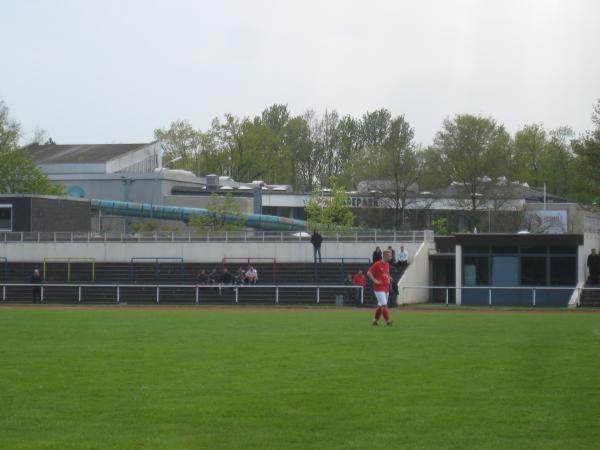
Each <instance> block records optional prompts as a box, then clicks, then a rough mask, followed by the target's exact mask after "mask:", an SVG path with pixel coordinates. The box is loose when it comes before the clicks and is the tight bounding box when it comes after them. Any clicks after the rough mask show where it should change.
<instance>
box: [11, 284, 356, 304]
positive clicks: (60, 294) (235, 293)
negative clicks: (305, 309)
mask: <svg viewBox="0 0 600 450" xmlns="http://www.w3.org/2000/svg"><path fill="white" fill-rule="evenodd" d="M36 288H38V289H39V298H40V303H47V302H48V300H50V301H52V302H53V303H57V304H61V303H79V304H83V303H116V304H120V303H139V304H144V303H145V304H148V303H155V304H159V303H167V304H190V303H196V304H202V303H204V302H206V304H215V303H217V304H218V303H245V302H249V303H255V304H265V303H275V304H280V303H285V304H306V303H316V304H336V305H342V304H345V303H348V304H358V303H360V304H361V305H362V304H364V302H365V298H364V288H363V287H362V286H347V285H318V284H312V285H311V284H280V285H274V284H270V285H261V284H258V285H231V284H217V285H206V286H205V285H202V286H199V285H195V284H106V283H94V284H90V283H80V284H76V283H71V284H59V283H52V284H50V283H42V284H32V283H2V284H0V289H1V294H2V302H29V303H31V301H32V300H33V290H34V289H36ZM253 291H254V292H255V293H256V295H255V296H254V297H252V296H244V295H243V294H244V293H252V292H253ZM340 296H342V297H343V298H342V300H341V302H340ZM351 298H352V299H353V300H354V301H351ZM345 300H346V301H345Z"/></svg>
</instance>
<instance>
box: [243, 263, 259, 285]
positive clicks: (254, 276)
mask: <svg viewBox="0 0 600 450" xmlns="http://www.w3.org/2000/svg"><path fill="white" fill-rule="evenodd" d="M257 282H258V272H257V271H256V269H255V268H254V267H252V266H250V267H248V271H247V272H246V284H256V283H257Z"/></svg>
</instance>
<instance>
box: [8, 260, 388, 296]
mask: <svg viewBox="0 0 600 450" xmlns="http://www.w3.org/2000/svg"><path fill="white" fill-rule="evenodd" d="M240 266H241V265H239V264H238V265H234V266H231V265H230V266H228V269H229V270H230V272H235V271H236V270H237V268H238V267H240ZM36 267H37V268H39V269H40V271H42V268H43V267H42V264H39V263H35V262H33V263H10V264H8V266H7V267H6V271H4V270H0V280H1V281H2V282H5V283H28V282H29V279H30V276H31V272H32V270H33V268H36ZM213 267H214V268H216V269H217V271H218V272H220V271H221V263H220V262H219V263H217V262H215V263H207V264H200V263H186V264H184V266H183V271H182V270H181V269H182V268H181V265H179V264H173V263H168V264H164V263H162V264H161V265H160V267H159V269H160V270H159V271H157V270H156V266H155V264H150V263H135V264H134V265H133V266H132V265H130V264H127V263H97V264H96V265H95V280H94V281H92V279H91V273H92V269H91V264H90V263H72V264H71V270H70V281H69V280H68V276H69V274H68V270H67V264H66V263H48V264H47V266H46V283H47V284H72V285H73V286H65V287H54V288H48V289H45V290H44V300H45V302H46V303H76V302H78V297H79V292H78V289H79V288H78V286H77V285H78V284H125V285H127V284H139V285H143V284H147V285H155V284H161V285H168V284H173V285H175V284H183V285H190V287H185V288H179V287H173V288H163V289H161V290H160V303H161V304H169V303H171V304H195V303H196V292H195V289H193V288H192V286H193V285H195V283H196V274H197V273H198V271H200V270H201V269H204V270H206V271H207V272H208V271H209V270H210V269H212V268H213ZM242 267H244V268H245V266H242ZM254 267H255V268H256V269H257V270H258V274H259V284H258V285H257V286H256V287H250V288H241V289H239V290H238V292H237V301H238V303H240V304H244V303H248V304H253V303H254V304H259V303H260V304H274V303H276V302H277V301H278V303H280V304H286V303H289V304H315V303H316V296H317V295H316V288H314V287H312V288H309V287H307V288H302V287H293V288H286V287H285V285H295V286H297V285H303V284H306V285H314V284H318V285H320V286H322V288H321V289H320V290H319V297H320V298H319V301H320V303H323V304H335V302H336V299H337V297H339V296H340V295H341V296H343V298H344V303H345V304H351V305H354V304H356V300H355V299H354V298H353V297H354V296H353V292H352V291H353V288H352V287H348V288H327V285H342V284H344V280H345V279H346V274H347V273H351V274H354V273H356V271H357V270H359V269H361V270H363V271H366V270H367V269H368V265H367V264H361V263H346V264H344V265H343V266H342V265H341V264H339V263H329V262H328V263H323V264H321V265H319V266H318V267H317V272H315V266H314V264H312V263H286V264H283V263H279V264H277V265H276V267H275V271H274V267H273V264H270V263H260V264H255V265H254ZM392 274H393V276H394V279H396V280H398V278H399V273H398V272H397V271H396V270H395V269H393V270H392ZM315 275H317V276H318V282H317V281H315ZM274 284H276V285H279V286H280V288H279V297H278V298H276V293H275V290H274V289H273V288H269V287H265V288H262V287H261V285H274ZM81 289H82V292H81V297H82V298H83V299H84V300H82V301H83V302H84V303H115V302H116V300H117V299H116V288H115V287H102V286H98V287H93V288H89V287H82V288H81ZM7 292H8V297H7V298H9V299H15V300H17V301H24V302H29V301H30V299H31V288H29V287H24V288H16V287H8V288H7ZM119 295H120V302H121V303H128V304H148V303H152V302H153V300H154V299H155V298H156V288H155V287H154V286H152V287H135V288H126V287H121V288H120V290H119ZM235 301H236V293H235V290H234V289H233V286H221V288H220V289H219V287H218V286H210V287H203V288H200V289H199V290H198V303H200V304H202V303H207V304H221V303H222V304H232V303H235ZM364 302H365V304H373V303H374V300H373V295H372V289H371V285H370V283H369V284H368V285H367V289H365V293H364Z"/></svg>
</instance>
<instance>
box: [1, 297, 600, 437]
mask: <svg viewBox="0 0 600 450" xmlns="http://www.w3.org/2000/svg"><path fill="white" fill-rule="evenodd" d="M370 314H371V312H370V311H367V310H334V309H330V310H317V309H307V310H300V311H298V310H286V309H283V308H282V309H280V310H275V311H273V310H272V309H271V310H267V309H265V310H257V309H243V308H223V309H220V310H214V309H213V310H210V309H202V308H199V309H198V310H193V311H189V310H167V309H161V308H159V307H157V308H148V309H139V310H134V309H122V310H94V309H85V308H72V309H67V310H62V309H39V310H35V309H18V308H14V307H1V308H0V448H2V449H25V448H30V449H46V448H48V449H104V448H114V449H138V448H142V449H221V448H225V449H305V448H306V449H405V448H411V449H413V448H456V449H462V448H490V449H493V448H514V449H533V448H538V449H552V448H555V449H575V448H577V449H580V448H598V446H600V314H574V313H567V312H565V313H561V314H523V313H510V312H502V313H486V312H481V313H479V312H472V311H471V312H470V311H465V312H452V313H444V312H441V313H440V312H433V311H402V310H400V311H394V312H393V316H394V317H393V318H394V327H390V328H387V327H382V326H380V327H378V328H376V327H372V326H371V325H370Z"/></svg>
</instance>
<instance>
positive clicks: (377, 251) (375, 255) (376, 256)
mask: <svg viewBox="0 0 600 450" xmlns="http://www.w3.org/2000/svg"><path fill="white" fill-rule="evenodd" d="M382 258H383V254H382V253H381V249H380V248H379V245H378V246H377V247H375V251H373V258H371V259H372V261H373V262H374V263H376V262H377V261H381V259H382Z"/></svg>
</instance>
